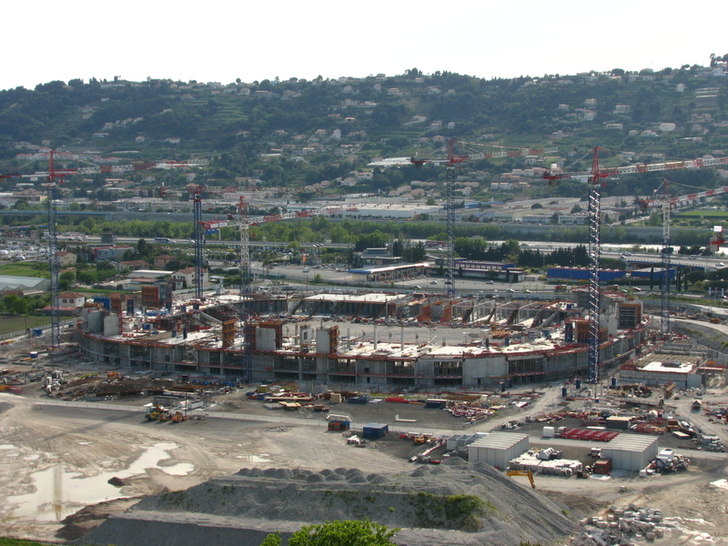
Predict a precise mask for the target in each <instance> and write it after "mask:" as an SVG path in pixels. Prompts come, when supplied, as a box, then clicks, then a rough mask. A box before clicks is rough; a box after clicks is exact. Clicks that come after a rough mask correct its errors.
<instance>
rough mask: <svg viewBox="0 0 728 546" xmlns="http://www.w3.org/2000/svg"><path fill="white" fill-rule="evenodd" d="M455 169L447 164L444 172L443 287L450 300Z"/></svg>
mask: <svg viewBox="0 0 728 546" xmlns="http://www.w3.org/2000/svg"><path fill="white" fill-rule="evenodd" d="M454 170H455V167H454V166H453V165H452V164H448V166H447V170H446V172H445V175H446V180H445V206H446V207H447V210H446V211H445V215H446V216H445V218H446V224H447V248H446V250H445V286H446V287H447V296H448V297H449V298H452V297H454V296H455V275H454V274H453V270H454V269H455V211H454V210H453V202H452V192H453V179H454V178H455V173H454Z"/></svg>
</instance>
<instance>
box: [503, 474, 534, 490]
mask: <svg viewBox="0 0 728 546" xmlns="http://www.w3.org/2000/svg"><path fill="white" fill-rule="evenodd" d="M506 475H507V476H527V477H528V481H529V482H531V487H533V488H534V489H536V482H534V481H533V472H531V471H530V470H506Z"/></svg>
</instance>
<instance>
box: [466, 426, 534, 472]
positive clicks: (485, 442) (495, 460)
mask: <svg viewBox="0 0 728 546" xmlns="http://www.w3.org/2000/svg"><path fill="white" fill-rule="evenodd" d="M526 451H528V435H527V434H520V433H515V432H491V433H490V434H488V436H486V437H484V438H482V439H480V440H476V441H475V442H473V443H472V444H470V445H469V446H468V461H470V462H471V463H487V464H489V465H491V466H494V467H496V468H499V469H501V470H502V469H505V468H507V467H508V462H509V461H510V460H511V459H515V458H516V457H518V456H519V455H522V454H523V453H525V452H526Z"/></svg>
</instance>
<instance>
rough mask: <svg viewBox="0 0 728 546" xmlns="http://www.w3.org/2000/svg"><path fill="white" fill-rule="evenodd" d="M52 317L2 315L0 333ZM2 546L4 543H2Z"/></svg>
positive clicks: (48, 322)
mask: <svg viewBox="0 0 728 546" xmlns="http://www.w3.org/2000/svg"><path fill="white" fill-rule="evenodd" d="M50 325H51V319H50V317H46V316H36V315H28V316H27V317H19V316H17V315H0V334H8V333H10V332H19V331H21V330H25V329H26V328H39V327H43V326H47V327H50ZM0 546H2V543H0Z"/></svg>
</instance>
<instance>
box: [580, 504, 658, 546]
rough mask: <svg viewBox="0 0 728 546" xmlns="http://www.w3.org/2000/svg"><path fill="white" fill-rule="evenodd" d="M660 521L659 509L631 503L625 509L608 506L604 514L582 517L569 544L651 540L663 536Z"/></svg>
mask: <svg viewBox="0 0 728 546" xmlns="http://www.w3.org/2000/svg"><path fill="white" fill-rule="evenodd" d="M662 522H663V519H662V512H661V511H660V510H655V509H653V508H640V507H638V506H635V505H634V504H629V505H628V506H627V508H616V507H611V508H610V509H609V513H608V514H606V515H605V516H595V517H589V518H584V519H582V520H581V521H580V524H581V526H582V531H581V532H580V533H579V534H578V535H577V536H575V537H574V538H573V539H572V540H571V546H607V545H609V546H611V545H616V544H624V543H629V542H630V539H635V538H636V539H640V540H646V541H647V542H654V541H655V540H656V539H660V538H663V537H664V535H665V528H664V526H662V525H661V524H662Z"/></svg>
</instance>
